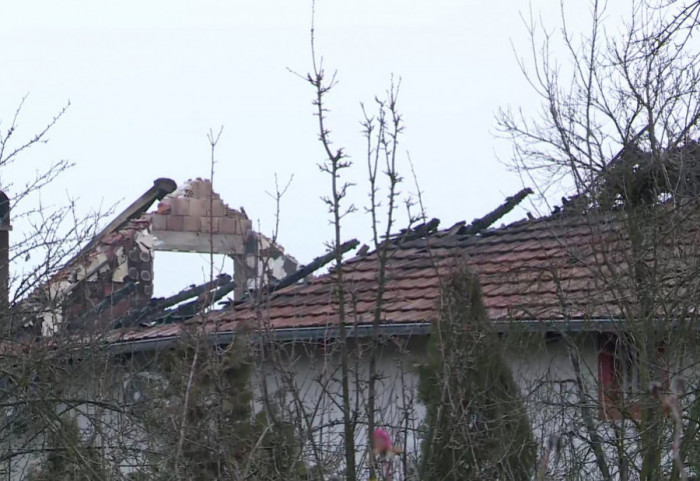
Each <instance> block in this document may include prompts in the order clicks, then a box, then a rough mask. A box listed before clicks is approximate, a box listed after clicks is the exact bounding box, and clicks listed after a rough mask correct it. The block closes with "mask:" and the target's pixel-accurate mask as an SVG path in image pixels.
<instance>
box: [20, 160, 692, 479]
mask: <svg viewBox="0 0 700 481" xmlns="http://www.w3.org/2000/svg"><path fill="white" fill-rule="evenodd" d="M635 162H638V160H637V161H635ZM632 170H635V169H632ZM678 178H683V177H682V176H678ZM687 178H689V179H691V180H692V179H694V177H687ZM620 179H621V180H620V182H622V183H623V186H622V190H621V188H620V185H619V184H618V183H617V181H615V182H612V181H611V182H608V183H603V184H602V185H604V186H610V185H613V186H616V187H611V188H610V190H609V192H608V194H610V195H608V196H602V197H601V196H599V197H598V198H604V199H608V201H609V202H608V201H606V202H608V204H607V205H605V206H604V207H605V208H601V206H596V205H592V204H591V202H590V200H587V199H586V198H585V196H582V197H579V198H576V199H571V200H567V201H566V202H565V203H564V205H563V206H562V207H561V208H558V209H556V211H555V212H554V213H553V214H551V215H548V216H544V217H541V218H534V217H531V218H528V219H524V220H521V221H518V222H514V223H512V224H509V225H503V226H500V227H494V224H496V223H497V222H498V221H499V220H500V219H501V218H502V217H503V215H504V214H505V213H507V212H508V211H510V210H511V209H512V208H513V207H514V206H515V205H517V204H518V203H519V202H521V201H522V200H523V198H525V197H526V196H527V195H528V193H529V192H528V191H527V190H526V191H523V192H520V193H519V194H518V195H516V196H513V197H511V198H509V199H507V200H506V202H505V203H504V204H503V205H502V206H500V207H498V208H497V209H496V210H494V211H493V212H491V213H490V214H488V215H486V216H484V217H483V218H480V219H476V220H475V221H473V222H471V223H466V222H459V223H457V224H454V225H452V226H448V227H446V228H440V225H439V221H438V220H433V221H430V222H426V223H425V224H423V225H420V226H414V227H412V228H410V229H405V230H403V231H402V232H400V233H399V234H397V235H396V236H394V237H392V238H390V239H387V240H385V244H384V246H385V247H386V248H387V249H388V252H389V255H388V258H387V259H388V260H387V264H386V284H385V286H384V296H383V300H382V302H381V304H380V305H379V310H380V313H381V323H380V325H379V328H378V331H377V330H375V327H374V326H373V319H374V315H375V311H376V308H377V303H376V292H377V270H378V266H379V259H378V256H377V253H376V252H371V251H369V250H368V249H366V248H363V249H359V250H358V251H357V252H356V253H355V254H350V253H349V252H351V251H352V250H354V249H355V248H356V247H357V246H358V245H359V243H358V242H357V241H350V242H348V243H346V244H344V245H343V246H340V248H341V249H342V250H343V252H345V253H348V258H347V260H346V261H345V262H344V264H343V276H344V288H345V296H346V298H345V309H346V312H345V325H340V322H339V313H338V296H337V283H336V277H335V271H334V269H331V270H330V271H329V272H326V273H323V274H320V275H314V272H315V271H317V270H319V269H320V268H321V267H323V266H324V265H326V264H328V263H329V262H330V261H331V260H332V259H333V255H334V253H330V254H323V255H320V256H319V257H318V258H317V259H315V260H314V261H313V262H311V263H310V264H309V265H307V266H304V267H302V266H299V265H298V263H297V262H296V261H295V260H294V258H293V257H291V256H290V255H288V254H286V253H285V252H284V250H283V249H282V248H281V247H279V246H276V245H272V243H271V242H270V241H269V239H267V238H266V237H264V236H263V235H262V234H260V233H257V232H255V231H254V230H253V229H252V223H251V221H250V220H249V219H248V218H247V216H246V214H245V212H244V211H243V210H235V209H231V208H229V207H228V206H227V205H226V204H225V203H224V202H223V201H222V199H221V198H220V197H219V195H218V194H216V193H215V192H213V191H212V189H211V184H210V183H209V182H208V181H206V180H199V179H198V180H195V181H190V182H187V183H185V184H183V185H182V186H181V187H179V188H177V187H176V185H175V183H174V182H173V181H171V180H169V179H158V180H156V181H155V183H154V186H153V187H152V188H151V189H149V190H148V191H147V192H146V193H145V194H144V195H143V196H141V197H140V198H139V199H137V200H136V201H135V202H134V203H133V204H131V205H130V206H129V207H128V208H127V209H126V210H125V211H124V212H122V213H121V214H120V215H119V216H118V217H117V218H115V219H114V221H113V222H112V223H110V224H109V225H108V226H107V227H106V228H105V229H104V230H103V231H102V232H101V233H100V234H99V235H98V236H97V237H95V239H93V240H92V241H91V242H90V243H88V244H87V245H86V246H85V247H84V248H83V249H82V250H81V252H80V253H79V254H78V255H77V256H76V257H75V258H74V259H73V260H72V261H71V262H69V263H68V264H67V265H66V266H65V267H64V268H63V269H62V270H61V271H60V272H58V273H57V274H56V276H54V277H53V278H52V280H51V281H50V282H49V283H48V284H47V285H46V286H44V287H43V288H42V289H41V290H40V291H39V292H36V293H34V294H33V296H32V297H30V298H28V299H27V300H26V301H25V305H24V306H23V318H22V324H21V333H22V337H23V339H24V340H28V339H37V338H42V337H43V338H46V337H48V338H50V337H52V336H55V335H56V333H60V332H69V333H73V334H85V333H87V332H90V331H91V330H92V329H97V328H98V327H99V329H101V330H102V332H105V330H106V332H107V334H106V337H105V338H104V339H105V344H104V345H105V346H106V349H108V350H109V351H110V352H111V353H112V355H114V356H115V357H119V358H120V359H125V358H128V359H132V358H134V359H136V358H138V359H142V360H143V359H152V358H153V357H154V356H155V357H157V356H159V355H162V353H165V352H168V351H169V350H170V349H172V348H173V346H175V345H176V344H177V342H178V340H179V339H180V338H181V337H182V336H185V335H187V333H188V332H189V331H191V330H192V329H196V330H197V332H198V333H199V334H201V335H203V336H204V337H205V338H206V339H208V341H209V343H210V345H211V346H212V348H216V347H217V346H218V347H220V348H221V347H225V346H228V345H231V344H232V343H233V342H234V341H235V340H236V338H237V337H239V336H241V335H242V334H241V333H242V332H246V333H247V334H246V336H248V335H249V336H251V339H254V340H255V342H254V344H255V345H256V346H257V348H256V349H257V350H256V352H257V354H261V353H262V354H266V355H267V357H263V358H262V359H259V360H257V361H256V369H255V372H254V375H253V377H254V380H253V381H252V385H253V390H254V392H255V396H254V399H253V401H252V402H254V403H256V405H258V406H259V405H260V404H261V403H263V404H264V402H265V400H261V399H263V396H264V395H268V394H270V393H273V395H274V396H276V403H277V408H278V409H279V412H280V416H282V415H284V416H289V418H290V419H293V420H294V421H293V422H292V424H293V425H294V426H295V427H296V428H297V429H300V430H302V431H303V433H302V434H303V435H302V436H300V437H301V439H302V444H303V445H304V446H303V449H304V452H305V453H306V454H305V456H307V457H308V458H309V459H310V460H311V461H310V463H311V464H312V465H315V466H324V469H325V466H336V467H337V466H342V456H343V442H342V432H343V423H342V421H341V420H340V419H341V417H342V416H341V404H342V402H341V391H340V388H339V382H338V379H339V376H340V374H339V371H338V365H339V362H340V361H339V359H340V355H341V353H340V351H339V350H338V349H337V343H335V342H334V341H335V340H337V339H339V338H347V342H348V345H350V346H351V352H352V356H353V357H352V359H353V361H352V368H351V370H350V371H351V376H352V379H353V381H352V383H351V384H352V389H353V396H352V397H353V400H352V410H353V413H354V415H355V416H356V417H355V418H354V421H353V422H355V423H356V426H357V431H356V439H355V444H356V445H357V446H361V448H358V451H357V456H358V463H359V464H358V465H359V466H366V461H364V459H365V458H363V456H364V455H365V454H364V453H365V452H364V451H363V449H364V446H366V432H365V428H364V426H365V423H366V412H365V411H364V410H365V408H366V406H367V392H366V381H365V380H366V379H367V375H368V359H369V358H368V355H367V350H366V349H367V346H368V345H369V344H368V343H369V341H371V340H373V339H374V336H377V335H378V336H379V339H378V341H379V344H378V345H379V355H378V358H377V367H376V368H377V376H378V380H379V384H380V386H381V387H380V388H379V391H378V393H377V399H376V400H375V402H376V404H375V406H377V416H378V418H377V424H378V425H381V426H383V427H385V428H386V429H387V430H388V431H389V432H390V433H391V435H392V437H393V438H394V439H395V442H396V443H397V444H399V445H400V446H402V447H403V448H404V453H403V455H402V457H401V464H402V465H401V468H400V469H401V470H403V471H402V473H403V475H405V476H407V477H408V476H409V474H410V473H411V472H414V471H415V463H416V460H417V458H418V457H419V452H420V448H419V444H420V433H421V422H422V420H423V417H424V412H425V407H424V406H422V405H421V403H420V402H419V401H418V398H417V395H416V391H417V384H418V378H419V375H418V369H417V367H416V366H419V365H420V364H421V362H422V359H424V358H425V355H426V352H427V349H428V344H429V343H428V340H429V337H430V333H431V326H433V325H434V324H435V323H439V321H440V303H441V280H442V279H443V278H444V276H446V275H449V274H450V272H453V271H454V270H455V269H456V268H457V267H459V266H465V267H466V268H468V269H469V270H470V271H471V272H474V273H476V274H477V275H478V277H479V280H480V283H481V287H482V291H483V303H484V306H485V308H486V310H487V312H488V316H489V318H490V321H491V328H492V329H493V330H494V331H495V332H496V333H498V335H499V336H500V338H501V339H502V340H503V343H504V346H507V349H504V353H503V355H504V357H505V359H506V361H507V362H508V364H509V365H510V367H511V369H512V372H513V376H514V377H515V379H516V381H517V382H518V385H519V387H520V390H521V395H522V398H523V402H524V404H525V406H526V408H527V411H528V413H529V417H530V422H531V424H532V427H533V433H534V435H535V437H536V439H537V440H538V441H539V442H540V443H544V440H545V439H547V438H548V437H550V436H551V435H553V434H557V435H562V436H568V438H567V439H568V440H569V442H570V443H571V444H570V446H574V447H575V450H577V453H574V452H573V448H572V450H571V452H570V453H562V454H561V457H560V461H561V462H560V464H559V465H558V467H557V466H553V467H552V468H551V469H553V470H554V471H553V472H559V473H566V472H567V471H566V470H567V469H573V468H571V465H567V462H566V459H567V456H574V455H576V456H579V458H577V459H583V460H584V461H585V462H586V463H590V464H591V466H594V467H595V466H597V468H591V469H593V470H594V471H595V469H599V470H604V469H607V470H608V474H610V472H616V471H614V470H615V469H619V468H615V467H614V466H619V465H621V464H622V463H623V459H622V458H621V456H622V455H621V453H622V452H623V451H621V450H620V446H619V442H618V441H617V439H618V438H617V437H616V436H618V434H619V429H620V426H625V429H634V426H635V423H637V422H639V420H640V419H642V418H641V416H647V414H644V413H646V412H648V411H649V410H650V409H655V408H654V406H655V404H653V403H657V404H658V399H653V398H652V397H651V396H650V395H649V389H648V386H649V383H655V382H659V383H661V386H662V387H663V389H665V391H668V390H669V389H670V383H671V381H672V380H673V379H675V378H678V377H680V376H682V377H684V378H685V379H687V380H690V379H693V378H692V376H694V371H692V370H690V371H689V370H688V369H686V367H687V366H688V365H690V364H692V359H694V358H696V357H695V356H696V353H695V352H694V349H695V347H694V346H695V342H694V340H695V339H696V338H697V335H696V334H697V329H696V321H697V319H696V317H695V316H696V315H697V312H698V311H697V305H696V299H697V298H698V297H697V294H699V293H700V276H699V275H698V274H699V273H700V252H698V249H697V246H699V245H700V242H698V241H700V239H699V238H698V234H699V232H698V226H699V225H700V224H699V223H698V222H697V221H698V220H700V219H698V205H697V196H696V195H695V194H694V192H695V191H694V190H692V189H689V190H688V191H683V195H678V196H675V197H674V198H673V201H672V202H669V201H668V200H667V199H668V197H663V199H661V200H660V201H659V198H658V197H655V198H653V199H651V198H649V197H648V196H646V197H645V196H642V197H640V198H639V199H638V200H636V201H635V202H636V204H635V205H634V206H632V207H634V208H632V207H630V206H629V205H625V203H624V198H623V197H622V196H621V195H620V191H623V192H624V188H625V187H628V186H629V184H627V182H629V181H631V180H634V181H635V182H636V177H634V176H627V177H625V175H624V174H621V177H620ZM676 180H678V179H676ZM635 185H636V184H635ZM614 189H617V192H613V190H614ZM156 201H158V203H157V205H156V207H155V209H154V210H151V211H149V209H151V206H152V205H153V204H154V203H156ZM640 212H643V222H639V217H638V216H640V215H641V214H640ZM159 251H183V252H203V253H207V252H211V251H213V252H215V253H221V254H226V255H229V256H231V257H232V258H233V261H234V272H233V273H232V274H227V273H223V274H221V275H220V276H219V277H217V278H216V279H213V280H211V281H209V282H207V283H204V284H201V285H198V286H189V287H186V288H185V289H184V290H183V291H181V292H180V293H178V294H176V295H174V296H172V297H170V298H153V297H152V293H153V283H154V282H158V279H154V275H153V258H154V256H157V255H158V252H159ZM230 294H233V297H232V298H231V299H228V300H226V302H225V303H224V305H223V306H221V305H217V303H218V302H220V301H221V300H223V299H225V298H226V297H227V296H230ZM27 313H30V314H27ZM343 331H344V335H343ZM640 339H644V344H640V341H639V340H640ZM374 340H376V339H374ZM640 345H643V346H646V347H645V348H644V349H642V348H640ZM650 346H651V347H650ZM146 391H147V389H146V388H143V390H142V391H138V390H137V391H133V392H132V393H131V394H130V395H131V396H133V397H134V398H137V397H138V398H139V399H140V398H142V397H143V396H145V395H146V394H145V393H146ZM309 413H313V415H311V414H309ZM625 423H629V424H625ZM626 449H630V450H632V451H634V449H637V448H636V447H634V446H631V447H630V446H627V447H626ZM581 453H583V454H581ZM630 456H631V457H632V458H633V457H634V456H635V454H634V452H632V454H630ZM601 459H604V460H606V461H605V463H601ZM339 460H340V461H339ZM363 462H364V463H365V464H364V465H363V464H362V463H363ZM125 463H126V462H125ZM334 463H335V464H334ZM125 465H126V464H125ZM576 469H578V468H576ZM595 477H599V476H597V475H594V476H593V478H595ZM602 477H605V476H602Z"/></svg>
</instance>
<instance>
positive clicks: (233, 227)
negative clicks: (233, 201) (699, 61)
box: [219, 217, 241, 234]
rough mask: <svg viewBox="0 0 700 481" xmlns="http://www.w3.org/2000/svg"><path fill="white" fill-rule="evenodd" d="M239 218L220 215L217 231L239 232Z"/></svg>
mask: <svg viewBox="0 0 700 481" xmlns="http://www.w3.org/2000/svg"><path fill="white" fill-rule="evenodd" d="M240 224H241V219H236V218H233V217H222V218H221V219H219V232H220V233H222V234H240V233H241V225H240Z"/></svg>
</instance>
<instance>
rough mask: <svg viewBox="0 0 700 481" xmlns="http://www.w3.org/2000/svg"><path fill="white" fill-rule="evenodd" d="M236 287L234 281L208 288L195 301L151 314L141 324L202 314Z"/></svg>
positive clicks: (165, 321)
mask: <svg viewBox="0 0 700 481" xmlns="http://www.w3.org/2000/svg"><path fill="white" fill-rule="evenodd" d="M234 288H235V283H234V282H233V281H231V282H227V283H225V284H223V285H221V286H219V287H218V288H215V289H207V290H205V291H204V292H203V293H201V294H200V295H199V296H197V298H196V299H195V300H193V301H190V302H187V303H185V304H181V305H179V306H177V307H176V308H174V309H168V310H165V311H162V312H160V313H157V314H156V315H154V316H151V317H149V318H147V319H145V320H143V321H141V322H140V323H139V324H141V325H145V326H152V325H155V324H165V323H169V322H177V321H184V320H187V319H191V318H193V317H195V316H197V315H199V314H201V313H202V312H203V311H204V310H205V309H207V308H208V307H210V306H212V305H213V304H214V303H216V302H217V301H219V300H220V299H222V298H223V297H224V296H225V295H227V294H229V293H230V292H231V291H233V289H234Z"/></svg>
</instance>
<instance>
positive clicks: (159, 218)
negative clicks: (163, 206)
mask: <svg viewBox="0 0 700 481" xmlns="http://www.w3.org/2000/svg"><path fill="white" fill-rule="evenodd" d="M167 228H168V224H167V216H165V215H160V214H153V215H152V216H151V229H153V230H166V229H167Z"/></svg>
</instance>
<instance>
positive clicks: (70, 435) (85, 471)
mask: <svg viewBox="0 0 700 481" xmlns="http://www.w3.org/2000/svg"><path fill="white" fill-rule="evenodd" d="M45 451H46V452H47V453H48V454H47V455H46V457H45V458H44V459H43V460H42V462H41V463H40V464H39V465H38V466H37V467H35V468H34V469H33V470H32V471H31V472H30V474H29V476H28V480H29V481H55V480H64V479H65V480H68V479H69V480H73V481H107V480H110V479H112V477H111V476H110V474H109V470H108V469H107V467H106V464H105V459H104V457H103V455H102V452H101V450H100V449H99V448H97V447H95V446H92V445H91V443H90V442H88V441H86V440H84V439H83V437H82V435H81V432H80V428H79V427H78V423H77V421H76V419H74V418H68V419H65V420H61V422H60V425H59V426H56V428H55V429H53V430H52V431H51V432H50V433H49V434H48V438H47V446H46V448H45Z"/></svg>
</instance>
